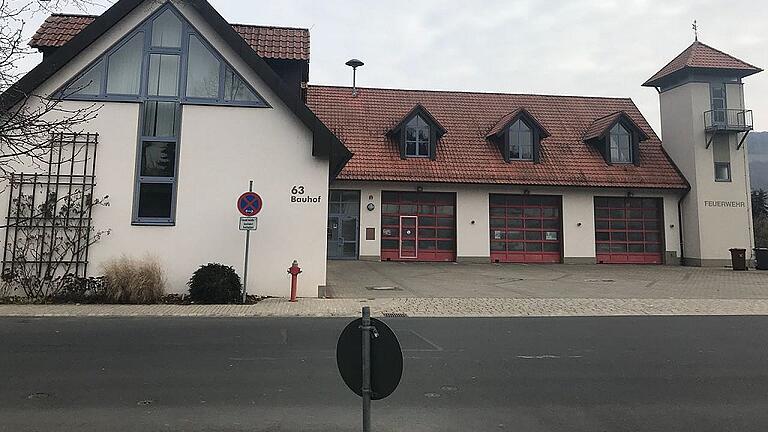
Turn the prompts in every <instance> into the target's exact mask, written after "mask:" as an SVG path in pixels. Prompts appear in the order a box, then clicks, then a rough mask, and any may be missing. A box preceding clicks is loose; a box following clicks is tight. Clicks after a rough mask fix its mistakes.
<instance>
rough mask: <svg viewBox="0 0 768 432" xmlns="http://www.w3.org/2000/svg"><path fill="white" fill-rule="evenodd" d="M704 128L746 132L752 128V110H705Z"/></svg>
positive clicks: (708, 130)
mask: <svg viewBox="0 0 768 432" xmlns="http://www.w3.org/2000/svg"><path fill="white" fill-rule="evenodd" d="M704 129H706V130H707V132H710V131H733V132H745V131H749V130H752V110H742V109H715V110H709V111H705V112H704Z"/></svg>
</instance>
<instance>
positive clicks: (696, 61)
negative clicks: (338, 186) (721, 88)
mask: <svg viewBox="0 0 768 432" xmlns="http://www.w3.org/2000/svg"><path fill="white" fill-rule="evenodd" d="M687 69H710V70H716V71H720V72H729V73H732V74H734V75H735V76H738V77H739V78H743V77H745V76H749V75H752V74H756V73H758V72H761V71H762V69H760V68H759V67H757V66H752V65H751V64H749V63H747V62H745V61H742V60H739V59H737V58H736V57H733V56H731V55H729V54H726V53H724V52H722V51H720V50H716V49H714V48H712V47H711V46H709V45H707V44H704V43H701V42H699V41H694V42H693V43H692V44H691V46H689V47H688V48H686V49H685V51H683V52H682V53H680V55H678V56H677V57H675V58H674V59H672V61H671V62H669V63H667V65H666V66H664V67H663V68H661V70H660V71H658V72H656V74H655V75H653V76H652V77H651V78H649V79H648V81H646V82H645V83H644V84H643V85H644V86H646V87H657V86H659V85H660V84H661V83H662V82H663V81H665V79H666V78H668V77H669V76H671V75H673V74H679V73H681V72H682V71H684V70H687Z"/></svg>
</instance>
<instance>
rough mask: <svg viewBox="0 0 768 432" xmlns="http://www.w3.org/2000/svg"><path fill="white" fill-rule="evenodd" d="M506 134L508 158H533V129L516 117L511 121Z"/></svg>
mask: <svg viewBox="0 0 768 432" xmlns="http://www.w3.org/2000/svg"><path fill="white" fill-rule="evenodd" d="M507 136H508V139H509V158H510V159H512V160H533V131H532V130H531V128H530V127H528V125H527V124H525V122H523V121H522V120H520V119H518V120H517V121H516V122H514V123H512V125H511V126H510V127H509V131H508V133H507Z"/></svg>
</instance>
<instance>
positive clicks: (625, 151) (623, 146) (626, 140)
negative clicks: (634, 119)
mask: <svg viewBox="0 0 768 432" xmlns="http://www.w3.org/2000/svg"><path fill="white" fill-rule="evenodd" d="M608 139H609V140H610V150H611V162H613V163H632V138H631V135H630V133H629V131H627V130H626V129H625V128H624V126H622V125H621V123H616V125H615V126H614V127H613V128H611V133H610V135H609V137H608Z"/></svg>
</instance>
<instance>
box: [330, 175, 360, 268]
mask: <svg viewBox="0 0 768 432" xmlns="http://www.w3.org/2000/svg"><path fill="white" fill-rule="evenodd" d="M329 195H330V197H329V204H328V206H329V207H328V258H329V259H357V254H358V237H359V235H358V233H359V227H358V219H359V214H360V192H358V191H338V190H332V191H330V194H329Z"/></svg>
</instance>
